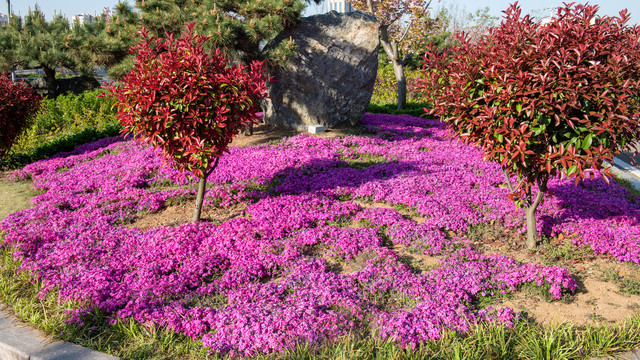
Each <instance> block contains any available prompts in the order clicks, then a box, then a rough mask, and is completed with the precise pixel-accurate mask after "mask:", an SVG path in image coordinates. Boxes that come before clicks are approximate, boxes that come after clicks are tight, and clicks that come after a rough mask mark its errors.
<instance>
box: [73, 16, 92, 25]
mask: <svg viewBox="0 0 640 360" xmlns="http://www.w3.org/2000/svg"><path fill="white" fill-rule="evenodd" d="M76 23H77V24H78V25H81V26H82V25H84V24H91V23H93V16H92V15H89V14H76V15H73V21H72V26H73V25H74V24H76Z"/></svg>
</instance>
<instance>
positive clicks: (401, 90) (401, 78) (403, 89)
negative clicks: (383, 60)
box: [393, 59, 407, 110]
mask: <svg viewBox="0 0 640 360" xmlns="http://www.w3.org/2000/svg"><path fill="white" fill-rule="evenodd" d="M393 74H394V75H395V76H396V84H397V86H398V110H402V109H404V108H405V107H406V105H407V78H406V77H405V75H404V65H403V64H402V63H401V62H399V61H398V59H396V60H395V61H393Z"/></svg>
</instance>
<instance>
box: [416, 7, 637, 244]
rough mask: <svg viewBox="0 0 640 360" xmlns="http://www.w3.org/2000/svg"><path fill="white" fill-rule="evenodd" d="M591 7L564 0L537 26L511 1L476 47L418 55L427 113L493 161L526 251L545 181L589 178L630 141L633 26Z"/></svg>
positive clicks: (623, 15)
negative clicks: (429, 98) (519, 220)
mask: <svg viewBox="0 0 640 360" xmlns="http://www.w3.org/2000/svg"><path fill="white" fill-rule="evenodd" d="M596 11H597V6H586V5H573V4H569V5H566V6H565V7H563V8H560V9H558V13H557V15H556V16H555V17H553V18H552V19H551V21H550V22H549V23H547V24H544V25H543V24H541V23H537V22H535V21H534V20H533V19H532V18H531V17H529V16H524V17H523V16H521V10H520V8H519V7H518V6H517V5H512V6H511V7H510V8H509V9H508V10H507V11H506V12H505V14H506V15H505V18H504V20H503V21H502V23H501V24H500V25H499V26H498V27H496V28H493V29H491V30H490V31H489V33H488V34H487V35H485V36H483V37H482V38H481V39H480V41H478V43H477V44H471V43H470V42H469V41H468V39H467V38H466V37H465V36H464V35H459V36H458V43H457V44H456V45H455V46H453V47H452V48H450V49H449V50H447V51H444V52H435V51H434V52H431V53H428V54H427V55H426V56H425V61H426V64H425V70H423V75H424V77H425V79H424V80H421V86H420V88H421V89H422V90H423V91H426V92H427V93H428V94H432V95H433V101H434V103H435V108H434V111H433V112H434V113H435V114H436V115H438V116H440V117H441V119H442V120H443V121H445V122H446V123H448V124H449V126H450V127H451V128H452V129H453V130H454V132H455V133H457V134H458V135H459V136H460V137H461V139H462V140H463V141H464V142H467V143H471V144H477V145H480V146H481V147H482V148H483V150H484V158H485V159H486V160H492V161H497V162H499V163H500V164H501V165H502V168H503V170H504V171H505V175H507V182H508V184H509V186H510V189H511V197H513V199H514V200H516V201H517V202H518V203H519V204H521V205H523V206H524V208H525V210H526V214H527V225H528V226H527V227H528V234H527V245H528V247H530V248H533V247H535V246H536V225H535V209H536V208H537V206H538V204H539V203H540V202H541V201H542V199H543V196H544V193H545V192H546V191H547V183H548V180H549V179H550V178H553V177H555V176H558V175H564V176H567V177H574V178H575V180H576V182H578V181H579V180H581V179H583V178H585V177H586V176H589V175H590V176H591V177H593V176H594V173H595V172H598V171H600V169H602V167H603V163H604V162H605V161H608V162H609V163H612V162H613V161H612V160H613V155H614V153H617V152H619V149H620V148H622V147H624V146H626V145H628V144H629V143H630V142H636V141H637V139H638V137H640V128H639V127H638V120H637V117H638V115H639V106H638V105H639V103H638V94H640V43H639V36H640V27H638V26H633V27H630V26H627V25H626V24H627V23H628V21H629V14H628V13H627V12H626V10H625V11H622V12H620V16H618V17H608V16H602V17H596ZM604 173H605V175H608V174H609V169H605V170H604ZM509 176H515V177H516V178H517V179H516V181H515V183H514V184H513V185H512V184H511V181H510V179H509ZM534 186H536V187H537V188H538V192H537V194H536V193H534V192H533V190H532V188H533V187H534ZM534 195H535V196H534Z"/></svg>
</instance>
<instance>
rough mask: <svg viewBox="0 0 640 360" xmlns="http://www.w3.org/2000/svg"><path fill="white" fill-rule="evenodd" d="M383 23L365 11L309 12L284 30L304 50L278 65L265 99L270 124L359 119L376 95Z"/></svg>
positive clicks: (292, 126) (298, 125)
mask: <svg viewBox="0 0 640 360" xmlns="http://www.w3.org/2000/svg"><path fill="white" fill-rule="evenodd" d="M378 26H379V23H378V22H377V21H376V20H375V18H374V17H372V16H369V15H366V14H364V13H360V12H356V13H348V14H339V13H337V12H335V11H331V12H329V13H328V14H322V15H315V16H310V17H306V18H303V19H302V21H301V22H300V24H299V25H298V27H297V28H295V29H293V30H290V31H285V32H283V33H281V34H280V35H278V37H276V39H275V40H274V42H275V43H278V42H280V41H281V40H282V39H288V38H289V37H291V38H293V40H294V41H295V43H296V45H297V46H298V53H297V54H296V55H295V56H293V57H292V58H291V59H290V60H289V61H288V62H287V63H286V64H285V66H284V67H283V68H280V69H277V70H276V71H275V72H274V73H272V75H273V76H274V78H273V80H274V81H273V82H271V83H269V85H268V90H269V96H270V99H266V100H265V101H264V102H263V104H262V105H263V109H264V121H265V123H267V124H271V125H275V126H278V127H283V128H290V129H296V130H306V129H307V127H308V125H314V124H320V125H324V126H325V127H332V126H335V125H338V124H341V123H344V122H348V123H350V124H352V125H355V124H356V123H357V122H358V121H360V120H361V119H362V117H363V116H364V112H365V111H366V109H367V105H368V104H369V101H370V100H371V94H372V92H373V86H374V84H375V81H376V72H377V69H378V46H379V42H378Z"/></svg>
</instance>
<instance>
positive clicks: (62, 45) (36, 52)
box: [0, 6, 76, 97]
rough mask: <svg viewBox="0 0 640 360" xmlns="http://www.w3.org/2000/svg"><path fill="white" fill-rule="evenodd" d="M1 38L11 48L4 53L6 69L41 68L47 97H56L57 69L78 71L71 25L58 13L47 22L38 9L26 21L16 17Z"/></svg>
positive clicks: (0, 31) (3, 31)
mask: <svg viewBox="0 0 640 360" xmlns="http://www.w3.org/2000/svg"><path fill="white" fill-rule="evenodd" d="M0 33H1V34H0V38H3V39H7V40H4V41H7V42H8V43H9V45H10V47H8V48H7V49H4V50H2V51H0V58H1V61H0V62H2V63H5V66H9V67H11V68H13V67H15V66H23V67H25V66H32V65H35V66H39V67H41V68H42V70H43V71H44V75H45V81H46V83H47V95H48V96H49V97H55V96H56V90H57V84H56V69H58V68H59V67H67V68H71V69H75V68H76V64H75V62H74V58H73V55H72V54H71V44H70V41H71V39H72V38H71V29H70V28H69V22H68V21H67V20H66V19H65V18H64V17H62V15H60V14H58V15H56V16H54V18H53V20H52V21H50V22H48V21H46V20H45V17H44V14H43V13H42V11H41V10H40V9H39V8H38V7H37V6H36V8H35V10H33V11H29V14H28V15H27V16H25V18H24V21H23V20H22V19H20V18H19V17H16V16H15V15H14V16H12V20H11V24H10V25H9V26H6V27H4V28H2V29H0Z"/></svg>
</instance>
